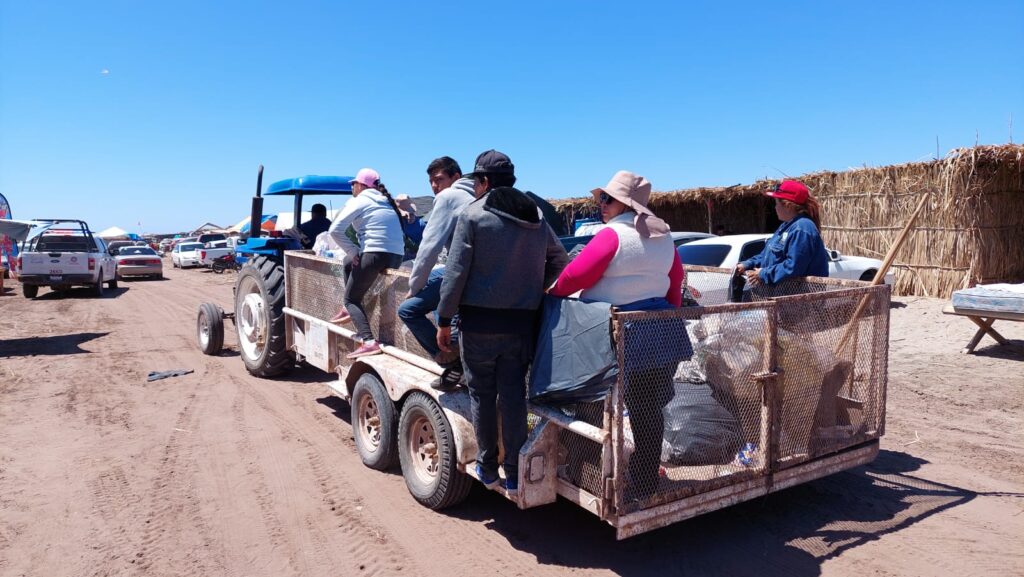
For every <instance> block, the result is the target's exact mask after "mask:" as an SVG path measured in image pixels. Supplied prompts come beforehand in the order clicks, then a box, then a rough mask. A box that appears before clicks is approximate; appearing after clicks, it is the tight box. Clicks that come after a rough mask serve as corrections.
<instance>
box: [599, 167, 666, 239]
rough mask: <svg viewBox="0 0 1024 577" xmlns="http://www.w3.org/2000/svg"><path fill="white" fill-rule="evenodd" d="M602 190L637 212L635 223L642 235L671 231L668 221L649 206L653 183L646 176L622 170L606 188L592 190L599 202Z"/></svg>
mask: <svg viewBox="0 0 1024 577" xmlns="http://www.w3.org/2000/svg"><path fill="white" fill-rule="evenodd" d="M602 192H603V193H606V194H607V195H608V196H610V197H612V198H614V199H615V200H617V201H619V202H621V203H622V204H624V205H626V206H627V207H629V209H630V210H632V211H633V212H635V213H636V218H635V219H634V220H633V223H634V225H635V226H636V230H637V232H639V233H640V234H641V235H642V236H645V237H656V236H662V235H666V234H668V233H669V227H668V223H666V222H665V221H663V220H661V219H660V218H658V217H657V216H655V215H654V212H652V211H651V209H649V208H647V201H648V200H649V199H650V198H651V183H650V181H648V180H647V179H646V178H644V177H642V176H640V175H639V174H633V173H632V172H629V171H628V170H620V171H618V172H616V173H615V176H613V177H612V179H611V180H609V181H608V184H606V185H605V186H604V188H595V189H593V190H591V191H590V194H592V195H594V200H595V201H596V202H597V203H598V204H600V203H601V193H602Z"/></svg>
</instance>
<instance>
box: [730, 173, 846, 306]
mask: <svg viewBox="0 0 1024 577" xmlns="http://www.w3.org/2000/svg"><path fill="white" fill-rule="evenodd" d="M765 194H766V195H767V196H770V197H773V198H774V199H775V214H776V215H777V216H778V217H779V220H781V221H782V224H780V225H779V228H777V229H776V230H775V234H773V235H772V237H771V238H770V239H768V242H766V243H765V245H764V250H762V251H761V254H759V255H756V256H753V257H750V258H748V259H747V260H745V261H743V262H741V263H739V264H737V265H736V273H737V274H743V275H746V278H747V283H748V284H749V285H750V286H752V287H755V288H756V287H758V286H761V285H768V286H772V285H775V284H778V283H779V282H781V281H783V280H785V279H787V278H790V277H794V276H823V277H827V276H828V252H827V251H826V250H825V243H824V242H823V241H822V240H821V234H820V233H819V232H818V231H819V230H820V229H821V217H820V214H821V207H820V205H819V204H818V200H817V199H816V198H814V196H813V195H812V194H811V192H810V191H809V190H808V189H807V187H806V186H804V184H803V183H802V182H798V181H796V180H785V181H783V182H782V183H781V184H778V185H776V186H775V188H773V189H771V190H769V191H767V192H765Z"/></svg>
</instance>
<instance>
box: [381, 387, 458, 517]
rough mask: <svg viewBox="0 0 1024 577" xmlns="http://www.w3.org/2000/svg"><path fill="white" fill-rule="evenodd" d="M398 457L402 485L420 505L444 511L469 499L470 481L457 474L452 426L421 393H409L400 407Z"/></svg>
mask: <svg viewBox="0 0 1024 577" xmlns="http://www.w3.org/2000/svg"><path fill="white" fill-rule="evenodd" d="M398 457H399V459H400V460H401V462H402V476H404V477H405V485H406V486H407V487H408V488H409V492H410V493H412V496H413V497H414V498H415V499H416V500H417V501H419V502H420V504H422V505H425V506H427V507H429V508H431V509H434V510H438V509H444V508H445V507H450V506H452V505H456V504H458V503H461V502H462V501H464V500H465V499H466V497H467V496H468V495H469V490H470V489H471V488H472V483H473V481H472V479H470V477H469V476H468V475H466V474H465V473H463V472H462V471H460V470H459V467H458V462H457V455H456V449H455V435H454V433H453V432H452V427H451V424H449V423H448V418H447V417H445V416H444V411H442V410H441V407H439V406H438V405H437V403H435V402H434V400H433V399H431V398H430V397H428V396H427V395H426V394H424V393H420V392H415V393H412V394H411V395H409V398H408V399H407V400H406V401H405V405H404V406H403V407H402V417H401V419H399V422H398Z"/></svg>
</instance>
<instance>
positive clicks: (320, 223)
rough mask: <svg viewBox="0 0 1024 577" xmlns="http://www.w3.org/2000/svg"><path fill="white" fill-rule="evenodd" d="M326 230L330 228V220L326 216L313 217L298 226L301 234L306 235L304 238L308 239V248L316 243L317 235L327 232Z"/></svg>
mask: <svg viewBox="0 0 1024 577" xmlns="http://www.w3.org/2000/svg"><path fill="white" fill-rule="evenodd" d="M328 228H331V219H329V218H327V217H326V216H314V217H313V218H311V219H309V220H307V221H306V222H304V223H302V224H300V225H299V230H301V231H302V234H304V235H306V238H308V239H309V246H313V243H314V242H316V237H317V235H319V234H320V233H321V232H327V229H328ZM307 248H308V247H307Z"/></svg>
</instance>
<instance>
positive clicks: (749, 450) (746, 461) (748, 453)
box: [736, 443, 757, 467]
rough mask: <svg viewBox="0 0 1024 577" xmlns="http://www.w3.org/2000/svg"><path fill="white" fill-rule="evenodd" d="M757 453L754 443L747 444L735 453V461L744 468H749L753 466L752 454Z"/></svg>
mask: <svg viewBox="0 0 1024 577" xmlns="http://www.w3.org/2000/svg"><path fill="white" fill-rule="evenodd" d="M756 452H757V445H755V444H754V443H747V444H745V445H743V448H742V449H740V450H739V452H738V453H736V460H737V461H739V462H740V464H741V465H743V466H744V467H750V466H752V465H753V464H754V453H756Z"/></svg>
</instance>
